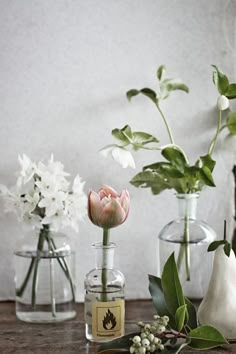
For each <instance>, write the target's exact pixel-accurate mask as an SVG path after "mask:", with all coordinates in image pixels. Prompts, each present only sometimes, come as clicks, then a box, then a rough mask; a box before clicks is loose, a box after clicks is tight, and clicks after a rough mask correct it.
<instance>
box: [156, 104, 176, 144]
mask: <svg viewBox="0 0 236 354" xmlns="http://www.w3.org/2000/svg"><path fill="white" fill-rule="evenodd" d="M156 107H157V109H158V111H159V113H160V115H161V117H162V119H163V121H164V123H165V126H166V129H167V133H168V135H169V139H170V142H171V144H175V142H174V137H173V134H172V132H171V129H170V126H169V123H168V121H167V119H166V117H165V115H164V113H163V112H162V110H161V108H160V105H159V103H158V102H156Z"/></svg>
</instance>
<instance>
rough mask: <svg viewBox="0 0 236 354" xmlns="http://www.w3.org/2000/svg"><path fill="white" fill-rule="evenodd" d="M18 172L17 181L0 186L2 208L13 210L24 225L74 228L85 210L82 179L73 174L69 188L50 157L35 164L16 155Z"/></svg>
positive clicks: (57, 228)
mask: <svg viewBox="0 0 236 354" xmlns="http://www.w3.org/2000/svg"><path fill="white" fill-rule="evenodd" d="M19 163H20V165H21V171H19V172H18V177H17V183H16V186H15V187H14V188H11V189H8V188H7V187H6V186H4V185H0V196H2V198H3V200H4V206H5V211H8V212H9V211H11V212H14V213H16V215H17V218H18V219H19V220H21V221H24V222H25V223H26V224H28V225H32V226H34V227H37V228H42V225H49V226H50V229H52V230H54V231H58V230H59V229H62V228H65V227H67V226H70V227H72V228H73V229H74V230H76V231H78V224H79V222H80V221H81V220H82V219H83V218H84V216H85V214H86V211H87V197H86V195H85V193H84V192H83V187H84V184H85V182H83V181H82V180H81V178H80V177H79V175H77V176H76V177H75V179H74V181H73V184H72V189H70V188H69V187H70V183H69V181H68V180H67V178H66V177H67V176H69V174H68V173H67V172H65V171H64V166H63V164H62V163H61V162H58V161H54V159H53V156H51V158H50V160H49V161H48V164H44V163H42V162H39V163H38V164H36V163H33V162H31V160H30V159H29V158H28V157H27V156H26V155H23V156H22V157H19Z"/></svg>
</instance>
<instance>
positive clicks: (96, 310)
mask: <svg viewBox="0 0 236 354" xmlns="http://www.w3.org/2000/svg"><path fill="white" fill-rule="evenodd" d="M92 247H93V249H94V250H95V261H96V262H95V268H94V269H92V270H91V271H90V272H89V273H88V274H87V275H86V278H85V282H84V284H85V309H84V316H85V335H86V338H87V339H88V340H90V341H92V342H100V343H103V342H108V341H110V340H112V339H114V338H117V337H121V336H123V335H124V322H125V295H124V286H125V279H124V276H123V274H122V273H121V272H120V271H119V270H117V269H114V268H113V260H114V251H115V247H116V245H115V243H109V244H108V246H104V245H103V244H102V243H95V244H94V245H92Z"/></svg>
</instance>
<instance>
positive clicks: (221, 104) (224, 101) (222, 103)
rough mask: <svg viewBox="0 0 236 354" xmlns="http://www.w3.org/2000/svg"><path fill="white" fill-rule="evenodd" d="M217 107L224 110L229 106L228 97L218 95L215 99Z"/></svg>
mask: <svg viewBox="0 0 236 354" xmlns="http://www.w3.org/2000/svg"><path fill="white" fill-rule="evenodd" d="M217 107H218V109H219V111H225V110H226V109H227V108H229V100H228V98H227V97H225V96H224V95H221V96H219V97H218V99H217Z"/></svg>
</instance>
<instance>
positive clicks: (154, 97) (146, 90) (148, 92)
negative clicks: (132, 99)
mask: <svg viewBox="0 0 236 354" xmlns="http://www.w3.org/2000/svg"><path fill="white" fill-rule="evenodd" d="M140 93H142V94H143V95H145V96H147V97H149V98H150V99H151V100H152V101H153V102H154V103H156V102H157V95H156V92H155V91H153V90H151V89H150V88H147V87H145V88H143V89H142V90H140Z"/></svg>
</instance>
